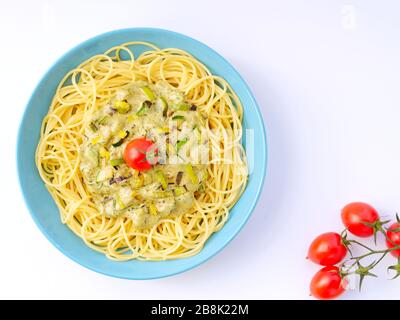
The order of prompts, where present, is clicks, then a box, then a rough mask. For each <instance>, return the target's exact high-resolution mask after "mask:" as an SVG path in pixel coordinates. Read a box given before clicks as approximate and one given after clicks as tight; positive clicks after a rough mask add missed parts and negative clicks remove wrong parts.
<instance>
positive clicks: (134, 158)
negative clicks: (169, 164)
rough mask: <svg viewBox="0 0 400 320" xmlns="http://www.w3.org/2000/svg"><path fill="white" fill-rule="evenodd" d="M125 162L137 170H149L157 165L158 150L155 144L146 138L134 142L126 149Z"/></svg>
mask: <svg viewBox="0 0 400 320" xmlns="http://www.w3.org/2000/svg"><path fill="white" fill-rule="evenodd" d="M124 161H125V163H126V164H127V165H128V166H129V167H131V168H133V169H135V170H139V171H144V170H149V169H150V168H151V166H152V165H154V164H156V163H157V149H156V148H155V144H154V142H153V141H151V140H147V139H146V138H139V139H134V140H132V141H131V142H129V143H128V144H127V145H126V147H125V151H124Z"/></svg>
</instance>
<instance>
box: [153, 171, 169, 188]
mask: <svg viewBox="0 0 400 320" xmlns="http://www.w3.org/2000/svg"><path fill="white" fill-rule="evenodd" d="M155 175H156V179H157V180H158V182H160V183H161V186H162V188H163V189H164V190H165V189H167V187H168V183H167V180H166V179H165V176H164V173H163V172H162V171H161V170H157V171H156V174H155Z"/></svg>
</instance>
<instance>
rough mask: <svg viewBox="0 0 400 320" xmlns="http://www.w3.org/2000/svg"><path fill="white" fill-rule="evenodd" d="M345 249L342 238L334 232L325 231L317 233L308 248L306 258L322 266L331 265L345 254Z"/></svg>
mask: <svg viewBox="0 0 400 320" xmlns="http://www.w3.org/2000/svg"><path fill="white" fill-rule="evenodd" d="M346 253H347V249H346V247H345V246H344V245H343V243H342V238H341V237H340V235H339V234H338V233H336V232H327V233H323V234H321V235H319V236H318V237H316V238H315V239H314V241H313V242H312V243H311V245H310V248H309V249H308V258H309V259H310V260H311V261H313V262H315V263H317V264H320V265H323V266H332V265H334V264H336V263H339V262H340V261H342V260H343V258H344V257H345V256H346Z"/></svg>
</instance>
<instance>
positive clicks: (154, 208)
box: [149, 203, 157, 216]
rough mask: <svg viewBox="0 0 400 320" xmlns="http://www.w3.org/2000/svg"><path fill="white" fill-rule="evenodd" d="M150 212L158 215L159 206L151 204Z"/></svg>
mask: <svg viewBox="0 0 400 320" xmlns="http://www.w3.org/2000/svg"><path fill="white" fill-rule="evenodd" d="M149 212H150V214H151V215H153V216H156V215H157V208H156V206H155V205H154V203H150V204H149Z"/></svg>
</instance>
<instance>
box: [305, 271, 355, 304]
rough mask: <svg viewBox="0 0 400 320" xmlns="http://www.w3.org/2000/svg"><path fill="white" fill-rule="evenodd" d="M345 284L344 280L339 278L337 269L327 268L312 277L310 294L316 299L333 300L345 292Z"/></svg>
mask: <svg viewBox="0 0 400 320" xmlns="http://www.w3.org/2000/svg"><path fill="white" fill-rule="evenodd" d="M346 283H347V282H346V280H343V279H342V277H341V276H340V273H339V268H338V267H335V266H328V267H324V268H322V269H321V270H319V271H318V272H317V273H316V274H315V275H314V277H313V278H312V280H311V284H310V292H311V295H312V296H313V297H315V298H317V299H334V298H336V297H338V296H340V295H341V294H342V293H343V292H344V291H345V289H344V287H345V285H346Z"/></svg>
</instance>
